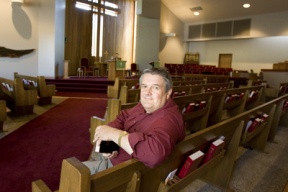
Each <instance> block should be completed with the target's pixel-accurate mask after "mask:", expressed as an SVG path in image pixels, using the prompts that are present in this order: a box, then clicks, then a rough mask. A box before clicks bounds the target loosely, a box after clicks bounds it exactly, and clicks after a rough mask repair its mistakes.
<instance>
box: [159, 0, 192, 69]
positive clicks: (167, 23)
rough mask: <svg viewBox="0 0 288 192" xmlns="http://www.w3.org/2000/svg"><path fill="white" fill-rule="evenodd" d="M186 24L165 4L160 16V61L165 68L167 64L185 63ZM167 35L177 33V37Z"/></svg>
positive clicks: (162, 6)
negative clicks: (184, 31)
mask: <svg viewBox="0 0 288 192" xmlns="http://www.w3.org/2000/svg"><path fill="white" fill-rule="evenodd" d="M183 30H184V23H183V22H181V20H179V19H178V18H177V17H176V16H175V15H174V14H173V13H172V12H171V11H170V10H169V9H168V8H167V7H166V6H165V5H164V4H162V5H161V15H160V48H159V59H160V65H161V66H162V67H163V66H164V64H165V63H183V60H184V55H185V53H186V50H187V46H186V45H187V44H186V43H185V42H184V41H183V39H184V33H183ZM167 33H176V36H175V37H166V36H165V34H167Z"/></svg>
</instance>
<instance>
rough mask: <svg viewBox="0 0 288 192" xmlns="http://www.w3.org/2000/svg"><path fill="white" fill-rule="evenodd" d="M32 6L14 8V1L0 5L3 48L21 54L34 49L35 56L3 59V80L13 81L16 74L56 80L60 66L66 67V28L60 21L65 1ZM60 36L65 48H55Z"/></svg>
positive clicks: (42, 1) (39, 0)
mask: <svg viewBox="0 0 288 192" xmlns="http://www.w3.org/2000/svg"><path fill="white" fill-rule="evenodd" d="M29 2H30V3H27V4H24V5H22V6H18V5H17V6H16V5H15V6H11V0H1V1H0V13H1V17H0V23H1V30H0V36H1V38H0V46H3V47H6V48H10V49H18V50H23V49H35V51H34V52H33V53H31V54H28V55H24V56H22V57H20V58H9V57H0V76H1V77H4V78H9V79H13V73H14V72H19V73H21V74H26V75H32V76H37V75H44V76H46V77H55V66H56V65H57V63H60V62H62V66H63V60H64V28H65V25H64V24H63V23H64V22H63V21H64V18H61V17H64V15H65V9H64V8H65V6H64V5H65V0H49V1H47V0H34V1H29ZM56 5H57V6H56ZM55 7H58V8H57V9H55ZM55 10H56V12H57V14H56V12H55ZM55 15H57V23H55V20H56V16H55ZM57 36H61V37H62V39H63V40H62V44H63V46H62V45H61V44H60V45H59V43H57V44H56V42H55V41H56V40H57V39H58V40H59V39H61V37H59V38H57ZM56 53H57V54H56Z"/></svg>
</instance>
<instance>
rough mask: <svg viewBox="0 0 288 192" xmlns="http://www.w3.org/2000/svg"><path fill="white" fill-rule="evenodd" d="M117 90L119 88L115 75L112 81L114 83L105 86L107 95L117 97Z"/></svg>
mask: <svg viewBox="0 0 288 192" xmlns="http://www.w3.org/2000/svg"><path fill="white" fill-rule="evenodd" d="M118 90H120V86H119V77H116V78H115V81H114V85H108V86H107V97H108V98H115V99H117V98H118V97H119V96H118Z"/></svg>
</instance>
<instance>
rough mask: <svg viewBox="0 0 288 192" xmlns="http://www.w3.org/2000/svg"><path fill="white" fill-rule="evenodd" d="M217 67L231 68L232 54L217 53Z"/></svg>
mask: <svg viewBox="0 0 288 192" xmlns="http://www.w3.org/2000/svg"><path fill="white" fill-rule="evenodd" d="M218 67H221V68H232V54H231V53H224V54H223V53H221V54H219V60H218Z"/></svg>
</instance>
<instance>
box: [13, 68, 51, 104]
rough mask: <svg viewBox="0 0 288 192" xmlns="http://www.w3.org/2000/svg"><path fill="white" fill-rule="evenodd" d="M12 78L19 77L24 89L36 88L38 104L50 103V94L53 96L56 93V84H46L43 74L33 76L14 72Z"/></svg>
mask: <svg viewBox="0 0 288 192" xmlns="http://www.w3.org/2000/svg"><path fill="white" fill-rule="evenodd" d="M14 79H21V81H22V82H23V84H24V88H25V89H26V90H33V89H36V90H37V92H38V96H39V100H38V104H39V105H46V104H51V102H52V96H54V95H55V93H56V86H55V85H47V84H46V80H45V77H44V76H37V77H33V76H28V75H21V74H19V73H17V72H15V73H14Z"/></svg>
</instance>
